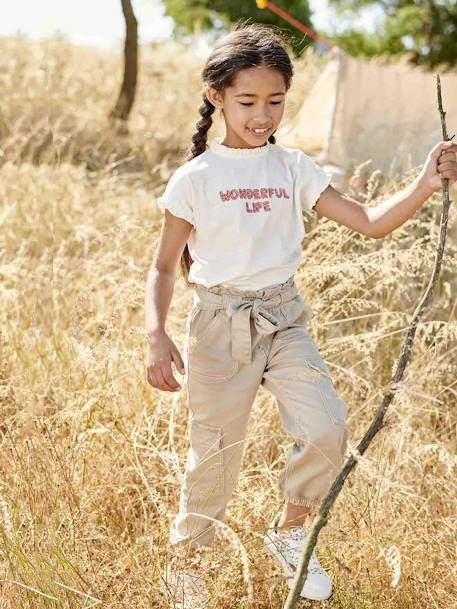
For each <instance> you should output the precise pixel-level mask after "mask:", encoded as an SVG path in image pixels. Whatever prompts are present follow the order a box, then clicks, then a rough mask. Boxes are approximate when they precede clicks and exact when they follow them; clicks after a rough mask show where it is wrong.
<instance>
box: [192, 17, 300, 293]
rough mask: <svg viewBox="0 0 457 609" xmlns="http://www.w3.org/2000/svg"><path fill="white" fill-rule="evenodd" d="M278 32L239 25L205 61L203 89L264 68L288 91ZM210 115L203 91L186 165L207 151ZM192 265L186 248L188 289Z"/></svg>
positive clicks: (287, 66)
mask: <svg viewBox="0 0 457 609" xmlns="http://www.w3.org/2000/svg"><path fill="white" fill-rule="evenodd" d="M278 30H279V28H275V27H274V26H267V25H265V24H259V23H250V24H248V25H246V24H241V25H240V26H239V27H237V28H236V29H234V30H233V31H231V32H230V33H229V34H227V35H226V36H224V37H223V38H222V39H220V40H219V41H218V42H217V43H216V45H215V47H214V48H213V50H212V51H211V53H210V55H209V56H208V58H207V60H206V63H205V66H204V68H203V72H202V80H203V83H204V85H206V86H208V87H212V88H213V89H216V91H223V90H224V89H225V87H229V86H231V85H232V84H233V82H234V80H235V77H236V74H237V72H238V71H239V70H242V69H245V68H251V67H253V66H259V65H264V66H266V67H269V68H274V69H276V70H278V71H279V72H281V74H282V75H283V77H284V81H285V85H286V90H288V89H289V87H290V84H291V80H292V76H293V66H292V62H291V60H290V57H289V55H288V52H287V50H286V41H285V39H284V38H283V35H282V34H281V33H279V31H278ZM214 111H215V107H214V106H213V104H212V103H211V102H210V101H209V100H208V98H207V97H206V92H205V90H204V91H203V93H202V104H201V106H200V107H199V113H200V116H201V118H200V120H199V121H198V122H197V125H196V127H197V130H196V132H195V133H194V135H193V136H192V144H193V145H192V146H191V148H190V150H189V151H188V153H187V155H186V156H185V158H184V160H185V161H190V160H191V159H193V158H195V157H196V156H198V155H200V154H202V153H203V152H205V150H206V149H207V139H208V131H209V128H210V127H211V125H212V123H213V119H212V114H213V112H214ZM268 141H269V142H270V143H272V144H275V143H276V139H275V137H274V134H271V135H270V137H269V138H268ZM192 262H193V259H192V257H191V255H190V252H189V248H188V245H187V244H186V247H185V248H184V251H183V253H182V256H181V271H182V274H183V277H184V280H185V282H186V284H187V286H188V287H192V285H193V284H191V283H189V280H188V277H189V271H190V267H191V265H192Z"/></svg>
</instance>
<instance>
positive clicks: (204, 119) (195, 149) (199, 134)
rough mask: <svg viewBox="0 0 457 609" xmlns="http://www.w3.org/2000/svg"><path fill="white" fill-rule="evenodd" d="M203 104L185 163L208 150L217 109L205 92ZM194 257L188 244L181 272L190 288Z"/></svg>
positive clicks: (183, 255) (183, 254)
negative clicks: (207, 144) (189, 279)
mask: <svg viewBox="0 0 457 609" xmlns="http://www.w3.org/2000/svg"><path fill="white" fill-rule="evenodd" d="M202 99H203V103H202V105H201V106H200V108H199V109H198V111H199V112H200V116H201V119H200V120H199V121H198V123H197V131H196V132H195V133H194V135H193V136H192V142H193V146H192V147H191V149H190V151H189V153H188V154H187V156H186V157H185V159H184V160H185V161H190V160H191V159H193V158H195V157H196V156H198V155H200V154H202V153H203V152H205V150H206V142H207V141H208V131H209V128H210V127H211V125H212V124H213V119H212V114H213V112H214V110H215V109H216V108H215V107H214V106H213V104H212V103H211V102H210V101H209V100H208V98H207V97H206V94H205V92H204V91H203V93H202ZM192 262H193V259H192V256H191V255H190V252H189V246H188V245H187V243H186V247H185V248H184V251H183V253H182V255H181V272H182V274H183V277H184V281H185V282H186V284H187V286H188V287H192V284H191V283H190V282H189V281H188V277H189V271H190V267H191V266H192Z"/></svg>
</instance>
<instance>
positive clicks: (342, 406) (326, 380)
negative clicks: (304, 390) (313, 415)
mask: <svg viewBox="0 0 457 609" xmlns="http://www.w3.org/2000/svg"><path fill="white" fill-rule="evenodd" d="M305 363H306V368H307V371H306V374H309V375H310V376H311V378H312V382H313V385H314V387H315V388H316V390H317V391H318V392H319V394H320V396H321V399H322V402H323V404H324V407H325V409H326V410H327V414H328V416H329V417H330V419H331V421H332V422H333V423H334V424H335V425H345V424H346V419H347V405H346V402H344V400H342V399H340V398H339V397H338V394H337V392H336V390H335V386H334V384H333V380H332V377H331V374H330V370H329V368H328V366H327V364H326V363H325V362H324V361H323V360H322V359H317V358H316V359H307V360H306V362H305Z"/></svg>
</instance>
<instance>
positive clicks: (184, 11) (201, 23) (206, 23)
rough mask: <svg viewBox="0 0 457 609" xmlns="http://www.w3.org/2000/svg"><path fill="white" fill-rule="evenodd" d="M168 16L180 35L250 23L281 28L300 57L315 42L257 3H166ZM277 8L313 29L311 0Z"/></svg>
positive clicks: (279, 1) (280, 2) (280, 0)
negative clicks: (239, 23)
mask: <svg viewBox="0 0 457 609" xmlns="http://www.w3.org/2000/svg"><path fill="white" fill-rule="evenodd" d="M164 4H165V7H166V12H167V15H169V16H170V17H172V18H173V19H174V21H175V23H176V35H177V36H178V37H179V36H180V35H182V34H187V33H193V32H195V31H199V30H210V29H214V28H216V29H225V30H228V28H229V26H230V24H232V23H237V22H239V21H242V22H244V21H246V20H249V21H251V22H256V23H267V24H270V25H276V26H279V27H280V28H281V29H282V30H283V32H284V33H285V34H286V36H287V37H288V38H289V41H290V44H291V46H292V49H293V52H294V54H295V55H296V56H298V55H300V53H301V52H302V51H303V49H304V48H305V47H307V46H310V45H311V44H314V41H313V40H312V38H310V37H309V36H307V35H305V34H303V33H302V32H300V31H298V30H297V29H296V28H294V27H292V26H291V25H290V24H289V23H288V22H287V21H285V20H284V19H281V18H280V17H279V16H278V15H276V14H275V13H273V12H272V11H270V10H268V9H263V10H261V9H258V8H257V5H256V2H255V0H164ZM275 4H276V6H278V7H280V8H282V9H284V10H286V11H287V12H288V13H289V14H290V15H291V16H293V17H294V18H295V19H297V20H298V21H300V22H301V23H303V24H304V25H306V26H308V27H311V28H312V25H311V11H310V8H309V4H308V1H307V0H276V1H275Z"/></svg>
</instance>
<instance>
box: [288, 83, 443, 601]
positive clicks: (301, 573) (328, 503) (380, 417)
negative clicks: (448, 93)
mask: <svg viewBox="0 0 457 609" xmlns="http://www.w3.org/2000/svg"><path fill="white" fill-rule="evenodd" d="M436 83H437V94H438V110H439V113H440V119H441V130H442V134H443V141H448V135H447V130H446V121H445V116H446V113H445V112H444V111H443V105H442V100H441V81H440V77H439V74H436ZM451 139H452V138H451ZM441 182H442V186H443V209H442V212H441V222H440V232H439V236H438V244H437V248H436V255H435V261H434V265H433V271H432V275H431V278H430V282H429V284H428V286H427V289H426V290H425V293H424V296H423V297H422V300H421V301H420V302H419V304H418V305H417V307H416V310H415V311H414V314H413V318H412V320H411V323H410V325H409V328H408V332H407V334H406V338H405V340H404V343H403V347H402V352H401V356H400V358H399V360H398V363H397V366H396V370H395V373H394V375H393V379H392V382H391V384H390V387H389V388H388V390H387V393H386V394H385V396H384V399H383V401H382V404H381V406H380V407H379V408H378V410H377V411H376V414H375V417H374V419H373V421H372V423H371V425H370V427H369V428H368V430H367V431H366V433H365V435H364V436H363V438H362V440H361V441H360V443H359V445H358V446H357V449H356V451H355V454H354V453H352V454H351V456H350V457H349V458H348V460H347V461H346V463H345V464H344V466H343V467H342V468H341V470H340V473H339V474H338V476H337V477H336V478H335V480H334V482H333V484H332V486H331V488H330V490H329V492H328V494H327V496H326V497H325V498H324V500H323V501H322V503H321V505H320V507H319V511H318V513H317V515H316V517H315V518H314V520H313V523H312V525H311V527H310V529H309V531H308V534H307V537H306V541H305V547H304V548H303V555H302V557H301V561H300V564H299V565H298V567H297V571H296V573H295V578H294V583H293V587H292V589H291V591H290V592H289V595H288V597H287V599H286V603H285V605H284V609H295V607H296V606H297V601H298V599H299V597H300V591H301V589H302V587H303V584H304V582H305V579H306V575H307V572H308V563H309V559H310V557H311V554H312V552H313V549H314V547H315V545H316V543H317V538H318V535H319V531H320V530H321V529H322V528H323V527H324V526H325V525H326V524H327V522H328V518H329V512H330V509H331V507H332V506H333V504H334V503H335V500H336V498H337V497H338V495H339V494H340V492H341V489H342V488H343V484H344V481H345V480H346V478H347V477H348V475H349V473H350V472H351V470H352V469H354V467H355V465H356V461H357V459H358V456H359V455H360V456H362V455H363V454H364V453H365V451H366V450H367V448H368V446H369V445H370V443H371V441H372V440H373V438H374V436H375V435H376V434H377V433H378V431H380V430H381V429H382V428H383V427H384V415H385V413H386V410H387V408H388V406H389V404H390V403H391V402H392V400H393V398H394V395H395V392H396V389H397V385H398V383H399V382H400V381H401V379H402V377H403V373H404V371H405V368H406V366H407V364H408V361H409V358H410V355H411V349H412V346H413V341H414V337H415V335H416V329H417V326H418V323H419V320H420V318H421V317H422V315H423V313H424V310H425V309H426V308H427V307H428V305H429V303H430V301H431V299H432V296H433V293H434V291H435V287H436V282H437V280H438V276H439V273H440V269H441V263H442V260H443V253H444V246H445V243H446V233H447V224H448V216H449V207H450V199H449V180H448V179H446V178H443V179H442V180H441Z"/></svg>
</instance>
